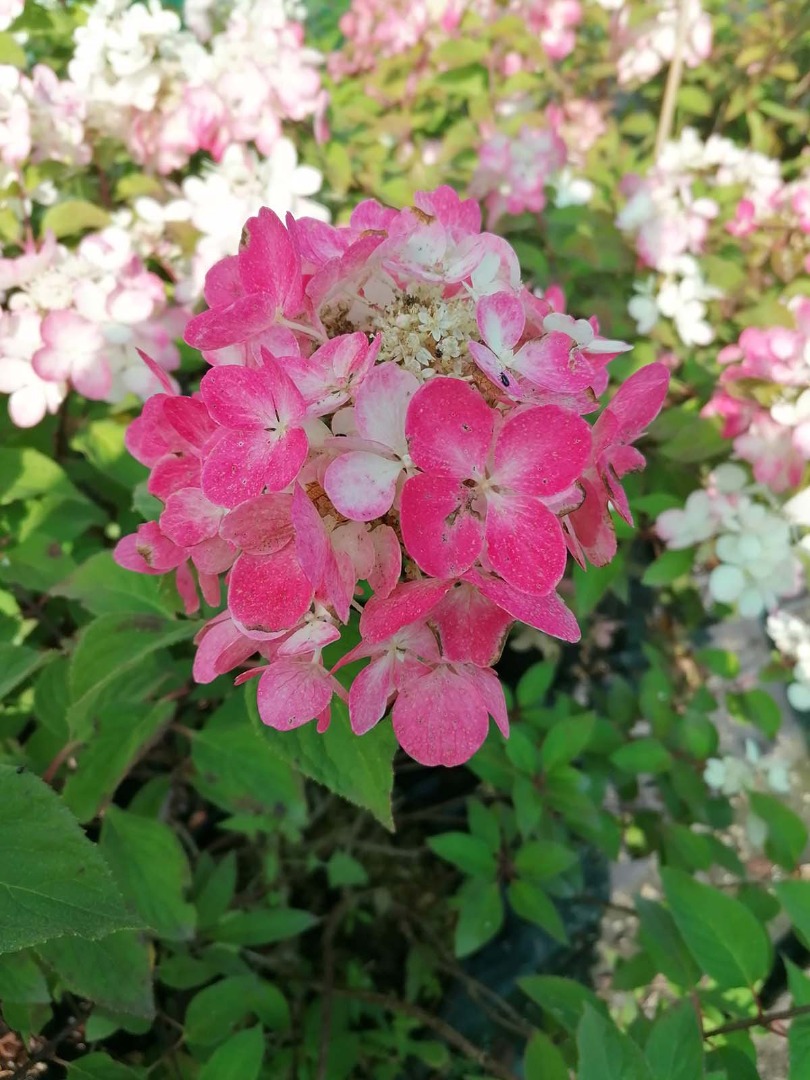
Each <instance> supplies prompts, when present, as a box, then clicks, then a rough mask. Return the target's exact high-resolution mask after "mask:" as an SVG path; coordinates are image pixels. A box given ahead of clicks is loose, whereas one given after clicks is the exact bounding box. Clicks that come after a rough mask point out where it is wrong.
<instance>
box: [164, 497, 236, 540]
mask: <svg viewBox="0 0 810 1080" xmlns="http://www.w3.org/2000/svg"><path fill="white" fill-rule="evenodd" d="M222 514H223V511H222V509H221V508H220V507H219V506H215V505H214V504H213V503H212V502H211V501H210V500H209V499H206V497H205V495H203V493H202V492H201V491H200V489H199V488H193V487H187V488H181V489H180V491H175V492H174V494H172V495H170V496H169V498H168V499H167V500H166V508H165V509H164V511H163V513H162V514H161V515H160V530H161V532H162V533H163V535H164V536H168V537H169V539H170V540H172V541H173V542H174V543H175V544H179V545H180V546H181V547H186V548H189V547H194V545H195V544H201V543H202V542H203V540H210V539H211V537H213V536H216V535H217V532H218V530H219V523H220V520H221V518H222Z"/></svg>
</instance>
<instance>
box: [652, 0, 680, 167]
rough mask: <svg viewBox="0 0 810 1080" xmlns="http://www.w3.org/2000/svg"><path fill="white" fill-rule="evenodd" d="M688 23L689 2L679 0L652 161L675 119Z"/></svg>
mask: <svg viewBox="0 0 810 1080" xmlns="http://www.w3.org/2000/svg"><path fill="white" fill-rule="evenodd" d="M688 22H689V0H680V3H679V4H678V25H677V29H676V31H675V52H674V54H673V56H672V62H671V63H670V65H669V71H668V72H667V83H666V86H665V87H664V98H663V101H662V102H661V115H660V116H659V118H658V130H657V131H656V133H655V151H654V155H653V160H654V161H657V160H658V158H659V156H660V154H661V150H662V149H663V147H664V143H665V142H666V141H667V139H668V138H669V136H670V133H671V131H672V121H673V119H674V118H675V102H676V99H677V97H678V90H679V88H680V85H681V75H682V74H683V53H684V49H685V47H686V31H687V29H688Z"/></svg>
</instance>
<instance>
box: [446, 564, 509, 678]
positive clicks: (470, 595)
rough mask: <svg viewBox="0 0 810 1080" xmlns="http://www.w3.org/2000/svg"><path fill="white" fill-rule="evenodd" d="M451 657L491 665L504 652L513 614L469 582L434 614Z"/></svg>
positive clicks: (457, 588) (457, 587)
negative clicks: (508, 612)
mask: <svg viewBox="0 0 810 1080" xmlns="http://www.w3.org/2000/svg"><path fill="white" fill-rule="evenodd" d="M430 621H431V623H433V624H435V625H436V627H437V628H438V631H439V635H440V637H441V639H442V655H443V656H444V657H445V659H447V660H453V661H457V662H459V663H464V664H467V663H471V664H477V665H478V667H488V666H489V665H490V664H494V663H495V662H496V661H497V659H498V657H499V656H500V655H501V651H502V649H503V645H504V642H505V641H506V633H507V631H508V629H509V627H510V626H511V624H512V623H513V622H514V620H513V618H512V616H511V615H509V614H507V613H506V612H505V611H503V610H502V609H501V608H500V607H498V605H497V604H495V603H493V601H491V600H488V599H487V597H485V596H484V595H482V593H481V592H480V591H479V590H478V589H477V588H476V587H475V586H474V585H471V584H470V583H469V582H466V581H462V582H458V583H457V584H456V585H455V586H454V587H453V588H452V589H451V590H450V591H449V592H448V593H447V595H446V596H445V597H444V599H443V600H442V601H441V603H440V604H439V605H438V607H436V608H434V610H433V611H432V612H431V614H430Z"/></svg>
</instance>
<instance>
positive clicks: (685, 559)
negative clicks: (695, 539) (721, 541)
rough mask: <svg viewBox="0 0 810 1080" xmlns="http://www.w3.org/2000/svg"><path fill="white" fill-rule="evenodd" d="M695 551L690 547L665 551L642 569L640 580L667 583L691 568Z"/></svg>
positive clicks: (647, 582)
mask: <svg viewBox="0 0 810 1080" xmlns="http://www.w3.org/2000/svg"><path fill="white" fill-rule="evenodd" d="M694 560H695V553H694V551H693V550H692V549H691V548H684V549H683V550H680V551H665V552H664V553H663V554H662V555H659V556H658V558H657V559H656V560H655V562H652V563H650V565H649V566H648V567H647V569H646V570H645V571H644V573H643V575H642V578H641V581H642V584H644V585H669V584H670V583H671V582H673V581H676V580H677V579H678V578H679V577H683V576H684V574H688V573H689V572H690V571H691V569H692V563H693V562H694Z"/></svg>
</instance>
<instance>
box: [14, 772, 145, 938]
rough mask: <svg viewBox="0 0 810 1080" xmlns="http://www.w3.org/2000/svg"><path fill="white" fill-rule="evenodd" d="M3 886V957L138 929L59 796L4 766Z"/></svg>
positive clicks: (115, 887)
mask: <svg viewBox="0 0 810 1080" xmlns="http://www.w3.org/2000/svg"><path fill="white" fill-rule="evenodd" d="M0 884H1V885H2V886H3V888H2V889H0V953H6V952H17V951H18V950H19V949H23V948H26V947H28V946H30V945H37V944H39V943H40V942H43V941H47V940H48V939H50V938H54V937H60V936H61V935H64V934H75V935H78V936H80V937H84V938H100V937H104V936H105V935H107V934H109V933H111V932H112V931H114V930H119V929H122V928H126V927H133V926H139V925H140V920H139V919H138V918H137V917H136V916H134V915H133V914H132V913H131V912H129V911H127V909H126V907H125V906H124V901H123V899H122V897H121V893H120V892H119V890H118V888H117V886H116V884H115V882H114V880H113V878H112V875H111V874H110V871H109V869H108V868H107V866H106V864H105V862H104V860H103V859H102V857H101V855H100V853H99V851H98V849H97V848H96V847H95V845H94V844H91V843H90V841H89V840H88V839H87V838H86V837H85V835H84V834H83V833H82V831H81V829H80V828H79V826H78V824H77V822H76V820H75V818H74V817H72V815H71V814H70V812H69V811H68V810H67V809H66V808H65V807H64V805H63V804H62V802H61V800H60V799H59V797H58V796H57V795H56V794H55V792H53V791H52V790H51V789H50V788H49V787H48V786H47V784H43V782H42V781H41V780H40V779H38V778H37V777H36V776H33V775H32V774H31V773H28V772H18V771H17V770H16V769H14V768H11V767H9V766H7V765H0Z"/></svg>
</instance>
